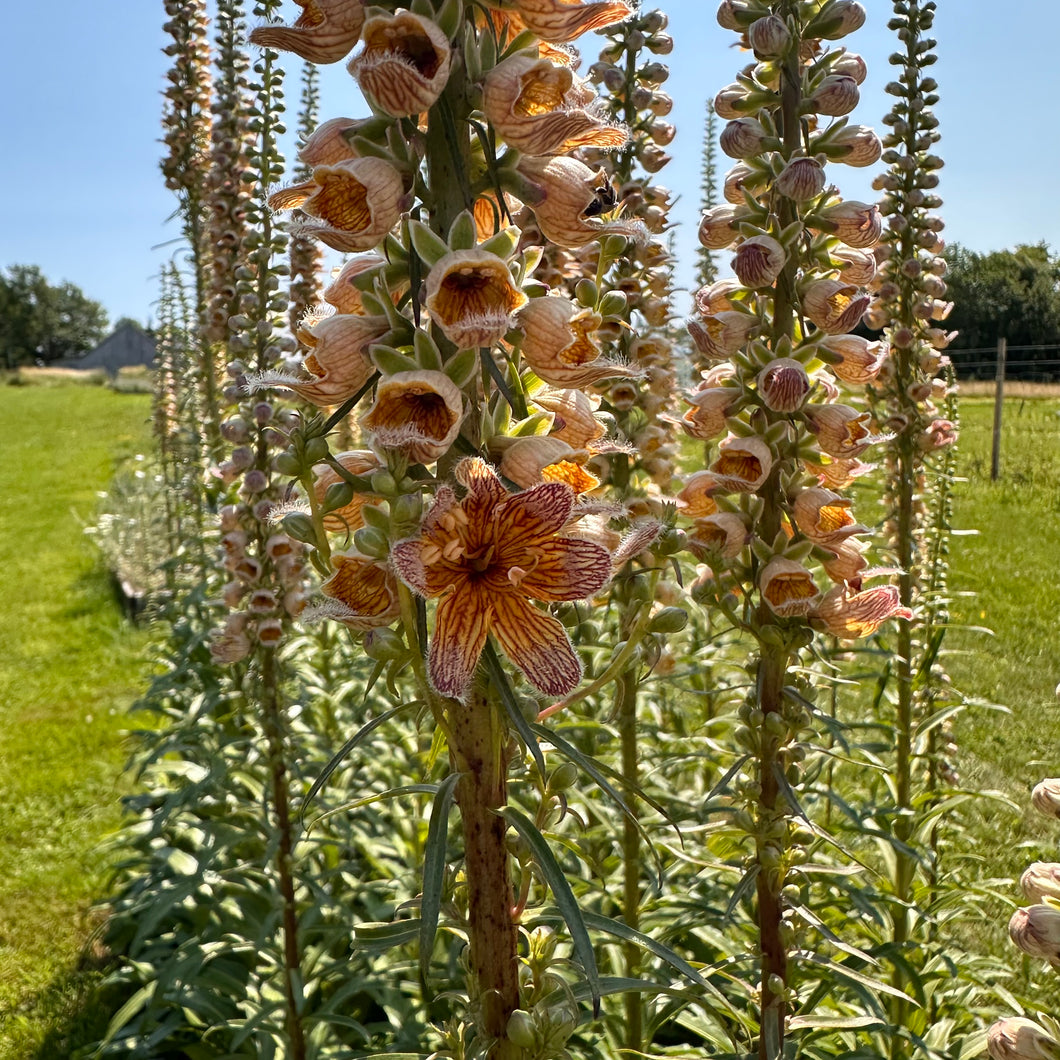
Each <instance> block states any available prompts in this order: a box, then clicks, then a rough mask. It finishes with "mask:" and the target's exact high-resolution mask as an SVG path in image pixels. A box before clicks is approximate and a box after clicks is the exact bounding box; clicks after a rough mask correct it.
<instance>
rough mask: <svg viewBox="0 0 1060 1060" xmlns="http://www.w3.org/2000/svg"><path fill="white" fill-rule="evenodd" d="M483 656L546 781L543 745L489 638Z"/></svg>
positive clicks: (521, 736)
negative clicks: (520, 705) (513, 690)
mask: <svg viewBox="0 0 1060 1060" xmlns="http://www.w3.org/2000/svg"><path fill="white" fill-rule="evenodd" d="M482 657H483V658H484V659H485V660H486V671H487V672H488V673H489V677H490V681H491V682H493V684H494V685H496V687H497V690H498V691H499V692H500V696H501V704H502V705H503V706H504V710H505V713H507V715H508V718H509V720H510V721H511V723H512V724H513V725H514V726H515V731H516V732H517V733H518V734H519V736H520V738H521V739H522V741H523V743H524V744H525V745H526V749H527V750H528V751H529V752H530V754H531V755H533V758H534V765H536V766H537V772H538V776H540V777H541V782H542V783H544V780H545V777H546V776H547V771H546V769H545V756H544V755H543V754H542V753H541V745H540V743H538V740H537V737H536V736H535V735H534V732H533V729H532V728H531V727H530V723H529V722H528V721H527V720H526V718H525V717H523V712H522V711H521V710H520V709H519V704H518V703H516V701H515V694H514V693H513V692H512V686H511V685H510V684H508V675H507V674H506V673H505V672H504V667H503V666H501V661H500V659H498V658H497V651H496V649H495V648H494V647H493V644H492V643H491V642H490V641H488V640H487V641H486V648H485V651H483V653H482Z"/></svg>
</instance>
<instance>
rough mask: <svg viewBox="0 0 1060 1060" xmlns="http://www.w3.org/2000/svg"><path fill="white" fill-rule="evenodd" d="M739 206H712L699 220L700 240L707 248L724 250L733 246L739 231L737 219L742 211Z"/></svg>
mask: <svg viewBox="0 0 1060 1060" xmlns="http://www.w3.org/2000/svg"><path fill="white" fill-rule="evenodd" d="M743 212H745V211H744V210H740V208H739V207H737V206H729V205H723V206H712V207H711V208H710V209H709V210H707V211H706V213H704V214H703V219H702V220H701V221H700V222H699V242H700V244H701V245H702V246H704V247H706V248H707V250H724V249H725V248H726V247H730V246H732V244H733V243H734V242H735V241H736V237H737V236H738V235H739V233H738V232H737V230H736V221H737V218H738V217H739V215H740V214H741V213H743Z"/></svg>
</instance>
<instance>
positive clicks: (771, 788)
mask: <svg viewBox="0 0 1060 1060" xmlns="http://www.w3.org/2000/svg"><path fill="white" fill-rule="evenodd" d="M787 668H788V651H787V649H786V648H784V647H781V646H779V645H772V644H768V643H762V645H761V656H760V658H759V663H758V690H757V691H758V695H757V700H758V702H757V706H758V709H759V710H761V711H762V714H763V715H764V719H763V722H762V727H761V730H760V742H759V751H758V781H759V784H760V785H761V789H762V790H761V794H760V795H759V799H758V831H757V835H756V838H755V855H756V858H757V861H758V865H759V873H758V879H757V894H758V933H759V947H760V950H761V960H762V978H761V1002H760V1012H761V1015H760V1019H759V1039H758V1055H759V1058H760V1060H777V1058H778V1057H780V1056H781V1055H783V1051H784V1034H785V1023H786V1018H787V1002H786V1000H785V997H784V990H785V988H786V986H787V982H788V954H787V949H786V947H785V945H784V939H783V931H782V927H783V912H784V910H783V903H782V898H781V892H782V891H783V889H784V867H783V865H784V850H783V846H784V835H783V828H782V827H781V828H780V829H779V834H776V833H777V832H778V829H777V824H778V822H779V823H780V824H781V825H783V822H784V820H785V818H786V816H787V812H786V809H785V806H784V803H783V800H782V797H781V795H780V785H779V782H778V779H777V775H778V772H779V771H780V770H781V769H782V768H783V766H782V764H781V762H780V758H779V751H780V748H781V745H782V741H783V738H782V737H781V736H779V735H774V734H773V733H772V732H771V729H772V724H771V723H770V720H769V719H770V717H771V716H773V715H778V716H779V715H781V714H782V711H783V702H784V677H785V675H786V673H787Z"/></svg>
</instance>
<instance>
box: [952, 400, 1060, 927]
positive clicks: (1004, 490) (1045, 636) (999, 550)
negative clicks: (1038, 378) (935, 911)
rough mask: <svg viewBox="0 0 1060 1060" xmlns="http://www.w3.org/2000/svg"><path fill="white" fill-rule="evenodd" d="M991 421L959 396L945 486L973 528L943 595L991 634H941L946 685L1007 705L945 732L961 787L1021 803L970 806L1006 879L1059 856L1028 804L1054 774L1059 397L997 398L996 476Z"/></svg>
mask: <svg viewBox="0 0 1060 1060" xmlns="http://www.w3.org/2000/svg"><path fill="white" fill-rule="evenodd" d="M992 423H993V403H992V401H991V400H990V399H988V398H967V399H963V400H962V401H961V439H960V460H959V470H960V473H961V475H962V476H963V477H964V478H965V479H966V481H964V482H962V483H960V484H959V485H958V486H957V490H956V499H957V504H956V513H955V520H954V525H955V526H956V527H958V528H974V529H977V530H978V531H979V533H978V535H976V536H969V537H957V538H954V539H953V542H952V553H951V583H950V584H951V589H953V590H954V591H958V592H959V591H964V592H966V593H974V595H972V596H958V597H957V598H956V599H955V601H954V606H953V617H954V620H955V621H956V622H958V623H963V624H964V625H966V626H986V627H989V628H990V629H991V630H993V635H992V636H987V635H984V634H979V633H973V632H970V631H968V630H960V629H955V630H953V631H951V633H950V635H949V637H948V638H947V642H946V643H947V645H948V647H949V649H950V650H951V651H954V654H951V655H950V656H949V657H948V658H947V661H946V665H947V669H948V670H949V672H950V674H951V675H952V677H953V682H954V684H955V686H956V687H957V688H959V689H961V690H962V691H963V692H965V693H966V694H969V695H971V696H974V697H976V698H979V699H982V700H985V701H988V702H991V703H999V704H1003V705H1004V706H1006V707H1008V708H1009V710H1010V711H1011V713H1009V714H1001V713H997V712H994V711H989V710H984V709H981V708H972V709H970V710H969V711H967V712H966V713H965V714H964V715H963V716H962V717H961V718H960V720H959V721H958V723H957V729H956V733H957V743H958V746H959V755H958V761H959V766H960V772H961V780H962V783H963V784H964V785H965V786H967V787H969V788H979V789H984V788H985V789H993V790H997V791H1000V792H1003V793H1004V794H1005V795H1007V796H1008V797H1009V798H1011V799H1012V800H1013V801H1015V802H1016V803H1017V804H1018V805H1019V806H1020V807H1021V812H1020V813H1013V812H1012V811H1011V810H1007V809H1001V808H998V809H996V810H995V809H991V808H990V807H989V806H987V805H981V807H980V810H979V814H980V815H981V816H979V817H978V819H973V821H972V823H971V827H972V831H973V834H974V836H975V837H976V838H977V840H978V846H977V849H976V850H975V854H976V855H980V856H982V857H983V859H984V862H983V868H984V871H985V872H986V873H987V874H988V875H997V876H1018V875H1019V874H1020V872H1022V870H1023V869H1024V868H1026V866H1027V865H1028V864H1029V863H1030V862H1031V861H1036V860H1043V861H1057V860H1060V824H1058V823H1057V822H1056V821H1049V820H1047V819H1046V818H1044V817H1042V816H1041V815H1039V814H1037V813H1035V812H1033V811H1032V810H1030V808H1029V797H1030V792H1031V789H1032V788H1033V787H1034V785H1035V784H1036V783H1037V782H1038V781H1039V780H1041V779H1043V778H1045V777H1055V776H1060V698H1058V697H1057V695H1056V687H1057V684H1058V683H1060V397H1057V396H1052V397H1036V398H1026V399H1023V398H1013V399H1011V400H1007V401H1006V402H1005V409H1004V415H1003V434H1002V444H1001V475H1000V478H999V480H998V481H997V482H991V481H990V450H991V432H992ZM1009 891H1010V893H1011V896H1012V898H1013V899H1014V900H1016V899H1017V898H1018V891H1017V890H1016V889H1015V888H1010V889H1009ZM1005 919H1007V918H1005ZM1004 926H1005V925H1004V921H1002V922H1001V923H1000V924H999V925H997V928H998V930H997V932H995V933H996V934H999V935H1002V934H1003V933H1004ZM1006 945H1007V940H1006Z"/></svg>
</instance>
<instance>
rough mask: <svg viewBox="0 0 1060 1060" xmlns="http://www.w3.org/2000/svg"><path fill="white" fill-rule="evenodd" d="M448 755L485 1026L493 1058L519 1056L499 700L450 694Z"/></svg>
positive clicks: (483, 1030)
mask: <svg viewBox="0 0 1060 1060" xmlns="http://www.w3.org/2000/svg"><path fill="white" fill-rule="evenodd" d="M448 714H449V724H450V744H449V754H450V761H451V763H452V767H453V769H454V770H457V771H459V773H460V780H459V781H458V782H457V786H456V802H457V806H458V807H459V809H460V817H461V820H462V821H463V826H464V872H465V874H466V877H467V891H468V899H467V900H468V938H469V940H470V944H471V970H472V974H473V975H474V977H475V988H476V993H477V1002H478V1013H479V1016H478V1018H479V1030H480V1031H481V1033H482V1035H483V1036H484V1037H487V1038H490V1039H493V1044H492V1045H491V1046H490V1049H489V1052H488V1054H487V1056H488V1058H489V1060H520V1058H521V1057H522V1056H523V1050H522V1049H521V1048H520V1047H518V1046H517V1045H515V1044H514V1043H513V1042H511V1041H509V1040H508V1038H507V1036H506V1034H507V1028H508V1019H509V1017H510V1016H511V1014H512V1012H514V1011H515V1009H517V1008H518V1007H519V975H518V972H519V966H518V956H517V943H518V932H517V930H516V926H515V919H514V917H513V915H512V902H513V892H512V879H511V866H510V864H509V860H510V859H509V856H508V847H507V843H506V841H505V833H506V832H507V827H508V826H507V823H506V822H505V820H504V818H503V817H500V816H499V815H498V814H497V813H496V812H495V811H496V810H498V809H500V808H501V807H502V806H504V804H505V802H506V801H507V775H508V762H507V758H506V755H505V744H506V742H507V733H506V730H505V726H504V724H503V721H502V719H501V714H500V710H499V709H498V707H497V705H496V704H495V703H493V702H491V701H490V699H489V698H488V697H487V696H486V695H485V694H484V693H483V692H482V691H481V689H479V688H476V689H475V690H474V691H473V692H472V693H471V695H470V697H469V698H468V701H467V703H466V704H465V703H460V702H458V701H457V700H449V701H448Z"/></svg>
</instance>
